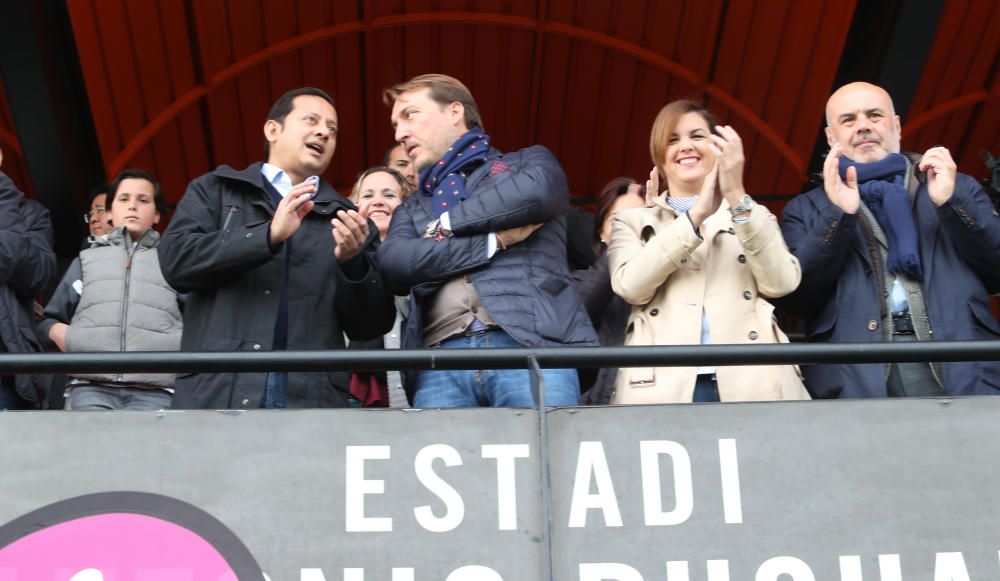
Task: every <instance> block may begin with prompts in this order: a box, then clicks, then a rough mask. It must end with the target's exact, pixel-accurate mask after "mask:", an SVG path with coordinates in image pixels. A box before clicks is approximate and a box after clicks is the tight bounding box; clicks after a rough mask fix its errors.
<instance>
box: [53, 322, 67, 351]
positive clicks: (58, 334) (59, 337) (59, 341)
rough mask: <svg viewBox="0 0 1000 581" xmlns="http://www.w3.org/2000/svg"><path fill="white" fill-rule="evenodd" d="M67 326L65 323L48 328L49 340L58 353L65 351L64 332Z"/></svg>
mask: <svg viewBox="0 0 1000 581" xmlns="http://www.w3.org/2000/svg"><path fill="white" fill-rule="evenodd" d="M68 330H69V325H67V324H66V323H56V324H55V325H52V326H51V327H50V328H49V339H51V340H52V342H53V343H55V344H56V347H58V348H59V350H60V351H63V352H65V351H66V331H68Z"/></svg>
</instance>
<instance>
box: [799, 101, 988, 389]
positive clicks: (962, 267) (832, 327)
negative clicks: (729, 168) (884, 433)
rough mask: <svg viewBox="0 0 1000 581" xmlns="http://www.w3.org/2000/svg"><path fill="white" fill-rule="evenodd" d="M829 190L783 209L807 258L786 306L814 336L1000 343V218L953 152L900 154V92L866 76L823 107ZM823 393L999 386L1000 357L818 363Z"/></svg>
mask: <svg viewBox="0 0 1000 581" xmlns="http://www.w3.org/2000/svg"><path fill="white" fill-rule="evenodd" d="M826 118H827V128H826V135H827V141H828V142H829V144H830V148H831V149H830V154H829V155H828V156H827V159H826V162H825V164H824V167H823V178H824V186H823V187H822V188H817V189H814V190H812V191H810V192H807V193H805V194H802V195H800V196H798V197H797V198H795V199H794V200H792V201H791V202H790V203H789V204H788V206H787V207H786V208H785V210H784V212H783V215H782V220H781V229H782V232H783V234H784V236H785V241H786V242H787V243H788V246H789V248H791V250H792V252H793V253H794V254H795V256H796V257H797V258H798V259H799V262H800V263H801V265H802V283H801V286H800V287H799V289H798V290H797V291H796V292H795V293H794V294H792V295H790V296H788V297H786V298H785V299H783V300H782V301H781V303H782V304H783V306H786V307H788V308H789V309H790V310H793V311H796V312H798V313H799V314H801V315H803V316H804V317H806V319H807V327H806V333H807V336H808V337H809V340H810V341H819V342H865V341H870V342H878V341H893V342H900V341H931V340H936V341H949V340H973V339H983V340H997V339H1000V326H998V325H997V322H996V320H995V319H994V318H993V315H992V313H991V312H990V308H989V296H988V295H989V294H990V293H994V292H997V291H998V290H1000V217H998V216H997V213H996V212H995V211H994V208H993V206H992V204H991V203H990V200H989V198H988V196H987V195H986V194H985V192H983V190H982V188H981V187H980V186H979V184H978V183H977V182H976V180H975V179H973V178H972V177H970V176H967V175H964V174H960V173H957V170H956V165H955V162H954V160H953V159H952V157H951V154H950V153H949V152H948V150H947V149H946V148H944V147H932V148H931V149H929V150H928V151H927V152H925V153H924V154H923V155H922V156H914V155H903V154H900V153H899V151H900V137H901V131H900V122H899V116H898V115H896V114H895V111H894V109H893V105H892V99H891V98H890V96H889V94H888V93H886V92H885V91H884V90H883V89H881V88H879V87H876V86H874V85H870V84H868V83H851V84H849V85H845V86H844V87H841V88H840V89H838V90H837V91H836V92H834V94H833V95H832V96H831V97H830V99H829V101H828V102H827V106H826ZM805 376H806V386H807V387H808V388H809V391H811V392H812V393H813V395H814V396H815V397H825V398H836V397H851V398H856V397H886V396H890V397H892V396H941V395H949V394H950V395H968V394H996V393H1000V362H958V363H937V362H931V363H902V364H891V365H888V364H865V365H849V364H848V365H814V366H809V367H807V368H805Z"/></svg>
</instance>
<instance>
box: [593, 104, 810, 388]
mask: <svg viewBox="0 0 1000 581" xmlns="http://www.w3.org/2000/svg"><path fill="white" fill-rule="evenodd" d="M650 153H651V155H652V157H653V163H654V164H655V167H654V169H653V171H652V172H651V173H650V180H649V182H647V196H649V201H648V203H647V204H646V206H645V207H643V208H636V209H632V210H626V211H624V212H620V213H618V214H616V216H615V218H614V223H613V226H612V235H611V245H610V247H609V249H608V257H609V267H610V272H611V285H612V288H613V289H614V291H615V293H617V294H618V295H619V296H621V297H622V298H623V299H625V301H627V302H628V303H630V304H631V305H632V312H631V314H630V316H629V320H628V326H627V328H626V335H625V344H626V345H698V344H710V343H711V344H733V343H735V344H747V345H756V344H762V343H787V342H788V338H787V337H786V336H785V334H784V333H782V331H781V330H780V329H779V328H778V325H777V323H776V322H775V319H774V307H773V306H772V305H771V304H770V303H769V302H768V301H767V300H765V297H780V296H783V295H786V294H788V293H790V292H792V291H793V290H795V288H796V287H797V286H798V284H799V280H800V278H801V276H802V273H801V270H800V269H799V262H798V260H797V259H796V258H795V257H794V256H793V255H792V254H791V253H790V252H789V251H788V247H787V246H786V245H785V242H784V240H783V239H782V237H781V231H780V230H779V228H778V221H777V219H775V217H774V215H773V214H771V212H769V211H768V210H767V208H765V207H764V206H761V205H758V204H755V203H754V202H753V199H751V198H750V197H749V196H748V195H747V194H746V191H745V190H744V188H743V165H744V158H743V144H742V142H741V141H740V137H739V135H737V133H736V131H734V130H733V129H732V128H731V127H729V126H719V125H716V123H715V121H714V119H713V118H712V116H711V114H710V113H709V112H708V111H707V110H706V109H705V108H704V107H703V106H701V105H700V104H698V103H696V102H693V101H686V100H684V101H674V102H673V103H670V104H668V105H666V106H665V107H664V108H663V109H662V110H661V111H660V113H659V115H658V116H657V118H656V120H655V121H654V123H653V129H652V134H651V135H650ZM661 179H662V180H665V181H666V185H667V188H666V191H664V192H663V193H662V194H659V195H657V193H658V192H660V189H659V184H660V182H661ZM808 398H809V394H808V393H807V392H806V390H805V387H804V386H803V384H802V379H801V375H800V374H799V371H798V368H796V367H794V366H790V365H783V366H720V367H718V368H715V367H697V368H696V367H657V368H625V369H622V370H621V372H620V373H619V374H618V379H617V381H616V383H615V393H614V395H613V396H612V399H611V403H682V402H691V401H749V400H779V399H808Z"/></svg>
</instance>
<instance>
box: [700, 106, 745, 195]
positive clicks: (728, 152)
mask: <svg viewBox="0 0 1000 581" xmlns="http://www.w3.org/2000/svg"><path fill="white" fill-rule="evenodd" d="M715 130H716V131H717V132H718V133H719V134H718V135H716V134H714V133H712V134H710V135H709V137H710V138H711V139H712V143H710V144H709V146H708V147H709V149H711V150H712V153H714V154H715V166H716V167H717V168H719V178H718V179H719V190H720V191H721V192H722V195H723V196H724V197H725V198H726V199H727V200H728V201H729V205H731V206H736V205H738V204H739V203H740V198H742V197H743V196H744V195H745V194H746V190H745V189H743V165H744V163H745V161H746V160H745V157H744V155H743V140H741V139H740V136H739V134H738V133H736V130H735V129H733V128H732V127H730V126H728V125H724V126H723V125H716V126H715Z"/></svg>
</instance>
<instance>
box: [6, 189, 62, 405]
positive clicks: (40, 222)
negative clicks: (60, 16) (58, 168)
mask: <svg viewBox="0 0 1000 581" xmlns="http://www.w3.org/2000/svg"><path fill="white" fill-rule="evenodd" d="M55 276H56V255H55V252H53V250H52V222H51V220H50V219H49V211H48V210H47V209H45V207H44V206H42V205H41V204H39V203H37V202H34V201H32V200H28V199H26V198H25V197H24V194H22V193H21V192H20V191H18V189H17V188H16V187H15V186H14V184H13V182H11V181H10V178H9V177H7V174H5V173H3V172H0V342H2V346H0V347H2V348H0V351H7V352H11V353H30V352H35V351H39V350H40V347H39V341H38V336H37V335H36V333H35V316H34V312H33V305H34V301H35V298H36V297H37V296H38V295H39V294H41V293H42V292H43V291H44V290H45V289H46V288H48V286H49V285H50V284H51V282H52V280H53V279H54V278H55ZM15 385H16V387H17V392H18V394H19V395H20V396H21V397H22V398H24V399H26V400H28V401H34V402H37V401H39V395H38V394H37V393H36V391H35V387H34V385H33V383H32V381H31V377H30V376H25V375H22V376H18V377H16V379H15Z"/></svg>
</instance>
